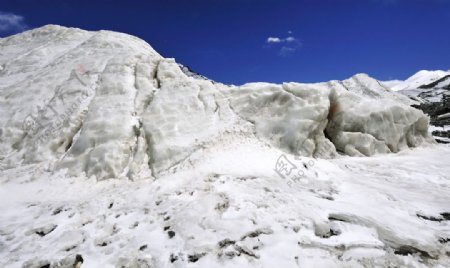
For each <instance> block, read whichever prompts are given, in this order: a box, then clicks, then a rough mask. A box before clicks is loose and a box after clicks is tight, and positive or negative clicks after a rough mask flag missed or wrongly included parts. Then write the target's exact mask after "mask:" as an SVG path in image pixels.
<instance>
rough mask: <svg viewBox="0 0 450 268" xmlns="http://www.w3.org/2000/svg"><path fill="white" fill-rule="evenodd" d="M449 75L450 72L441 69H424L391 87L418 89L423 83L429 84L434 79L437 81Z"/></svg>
mask: <svg viewBox="0 0 450 268" xmlns="http://www.w3.org/2000/svg"><path fill="white" fill-rule="evenodd" d="M447 75H450V72H446V71H440V70H439V71H427V70H422V71H419V72H417V73H416V74H414V75H413V76H411V77H410V78H408V79H407V80H405V81H404V82H402V83H398V84H397V85H395V86H393V87H391V89H392V90H393V91H400V90H411V89H416V88H418V87H420V86H422V85H427V84H430V83H432V82H434V81H437V80H439V79H441V78H443V77H444V76H447Z"/></svg>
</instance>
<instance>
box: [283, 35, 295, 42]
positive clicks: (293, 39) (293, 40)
mask: <svg viewBox="0 0 450 268" xmlns="http://www.w3.org/2000/svg"><path fill="white" fill-rule="evenodd" d="M285 40H286V42H295V41H297V39H296V38H295V37H292V36H289V37H287V38H286V39H285Z"/></svg>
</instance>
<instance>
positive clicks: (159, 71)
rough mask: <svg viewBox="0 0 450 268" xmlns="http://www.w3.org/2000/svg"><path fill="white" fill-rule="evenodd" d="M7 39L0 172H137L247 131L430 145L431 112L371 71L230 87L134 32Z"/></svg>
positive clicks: (327, 145) (50, 30) (302, 139)
mask: <svg viewBox="0 0 450 268" xmlns="http://www.w3.org/2000/svg"><path fill="white" fill-rule="evenodd" d="M0 45H1V47H2V51H3V52H4V53H2V54H1V55H0V66H2V68H1V70H0V103H1V106H0V107H1V108H0V109H1V117H0V123H1V129H0V161H1V162H0V164H1V166H0V168H2V169H7V168H11V167H16V166H18V165H25V164H29V163H35V162H48V163H49V165H48V168H49V169H51V170H54V169H67V170H68V172H69V173H70V174H72V175H78V174H81V173H86V174H87V175H88V176H92V175H94V176H96V177H97V179H108V178H129V179H132V180H137V179H143V178H149V177H158V176H159V175H160V174H162V173H164V172H167V171H170V170H173V169H174V168H176V167H177V165H179V164H180V163H185V162H186V161H188V162H189V159H190V157H191V156H192V155H193V154H195V153H201V151H202V150H204V149H205V148H208V146H209V145H211V144H217V143H226V142H227V143H238V142H239V140H240V139H259V140H261V141H263V142H265V143H267V144H268V146H274V147H277V148H279V149H281V150H283V151H285V152H289V153H292V154H296V155H302V156H312V157H321V158H329V157H334V156H336V155H337V152H340V153H344V154H348V155H352V156H361V155H365V156H371V155H374V154H377V153H389V152H398V151H400V150H402V149H404V148H408V147H416V146H418V145H420V144H423V143H425V142H432V141H431V138H430V137H429V135H428V133H427V127H428V118H427V117H426V116H425V115H424V114H423V113H422V112H420V111H418V110H416V109H414V108H411V107H409V106H408V99H407V98H405V97H403V96H400V95H398V94H396V93H394V92H391V91H390V90H388V89H386V88H384V87H383V86H382V85H381V84H380V83H379V82H378V81H377V80H375V79H372V78H370V77H368V76H367V75H357V76H355V77H352V78H350V79H348V80H345V81H331V82H328V83H318V84H300V83H285V84H282V85H276V84H268V83H251V84H246V85H242V86H226V85H223V84H220V83H213V82H212V81H209V80H206V79H196V78H195V77H189V76H187V75H186V74H185V73H184V72H183V71H182V70H181V69H180V65H178V64H177V63H176V62H175V61H174V60H173V59H165V58H163V57H161V56H160V55H159V54H158V53H156V52H155V51H154V50H153V49H152V48H151V47H150V46H149V45H148V44H147V43H145V42H144V41H142V40H140V39H138V38H136V37H133V36H129V35H125V34H120V33H114V32H108V31H100V32H87V31H82V30H79V29H71V28H64V27H59V26H53V25H50V26H45V27H42V28H39V29H35V30H32V31H28V32H25V33H22V34H19V35H16V36H12V37H9V38H4V39H0Z"/></svg>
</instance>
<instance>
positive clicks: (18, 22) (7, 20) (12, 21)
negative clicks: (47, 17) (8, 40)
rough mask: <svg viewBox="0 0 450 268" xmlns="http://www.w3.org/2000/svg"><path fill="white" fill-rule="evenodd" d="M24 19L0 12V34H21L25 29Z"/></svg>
mask: <svg viewBox="0 0 450 268" xmlns="http://www.w3.org/2000/svg"><path fill="white" fill-rule="evenodd" d="M27 28H28V26H27V25H26V24H25V18H24V17H22V16H20V15H16V14H14V13H6V12H2V11H0V32H8V33H9V32H14V33H15V32H21V31H23V30H25V29H27Z"/></svg>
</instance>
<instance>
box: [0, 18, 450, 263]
mask: <svg viewBox="0 0 450 268" xmlns="http://www.w3.org/2000/svg"><path fill="white" fill-rule="evenodd" d="M439 83H441V82H439ZM445 83H447V82H445ZM444 86H445V87H446V86H447V84H445V85H444ZM412 103H415V101H414V100H411V99H409V98H408V97H405V96H404V95H401V94H397V93H395V92H393V91H392V90H390V89H388V88H387V87H386V86H385V84H383V83H380V82H378V81H377V80H375V79H373V78H370V77H369V76H367V75H365V74H358V75H355V76H354V77H351V78H350V79H347V80H344V81H330V82H327V83H317V84H301V83H284V84H281V85H277V84H269V83H250V84H245V85H241V86H227V85H223V84H220V83H217V82H214V81H211V80H208V79H206V78H205V77H203V76H201V75H198V74H196V73H194V72H192V71H190V70H189V69H188V68H186V67H183V66H181V65H179V64H178V63H176V62H175V60H173V59H166V58H163V57H161V56H160V55H159V54H158V53H157V52H155V51H154V50H153V49H152V48H151V47H150V46H149V45H148V44H147V43H145V42H144V41H142V40H140V39H138V38H136V37H133V36H129V35H126V34H121V33H115V32H109V31H100V32H87V31H83V30H79V29H73V28H64V27H59V26H54V25H49V26H45V27H42V28H39V29H35V30H32V31H28V32H25V33H22V34H19V35H16V36H11V37H8V38H4V39H0V127H1V128H0V210H1V211H2V213H0V267H24V268H34V267H50V268H69V267H80V266H81V267H82V268H90V267H95V268H96V267H108V268H109V267H133V268H137V267H194V266H198V267H275V266H282V267H427V266H434V267H450V257H449V256H450V255H449V252H450V243H449V241H450V233H449V228H448V226H449V225H448V223H449V221H450V211H449V208H448V204H449V203H450V194H449V189H450V184H449V181H450V177H449V174H450V167H449V165H448V159H449V158H450V148H449V147H448V146H446V145H430V146H421V147H420V148H415V149H414V150H408V149H407V148H412V147H416V146H419V145H420V144H429V143H433V141H432V140H431V137H430V136H429V134H428V133H427V128H428V117H427V116H425V115H424V114H423V113H422V112H421V111H419V110H416V109H414V108H411V107H410V104H412ZM444 115H445V114H444ZM399 151H401V152H400V153H396V152H399ZM391 152H392V153H391ZM387 153H389V154H387ZM394 153H395V154H394ZM376 154H378V155H377V156H376V157H360V156H373V155H376ZM350 156H355V157H350ZM279 167H281V168H284V169H281V168H280V169H279V170H278V169H277V168H279ZM286 167H287V168H288V169H286ZM110 178H119V179H110Z"/></svg>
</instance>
